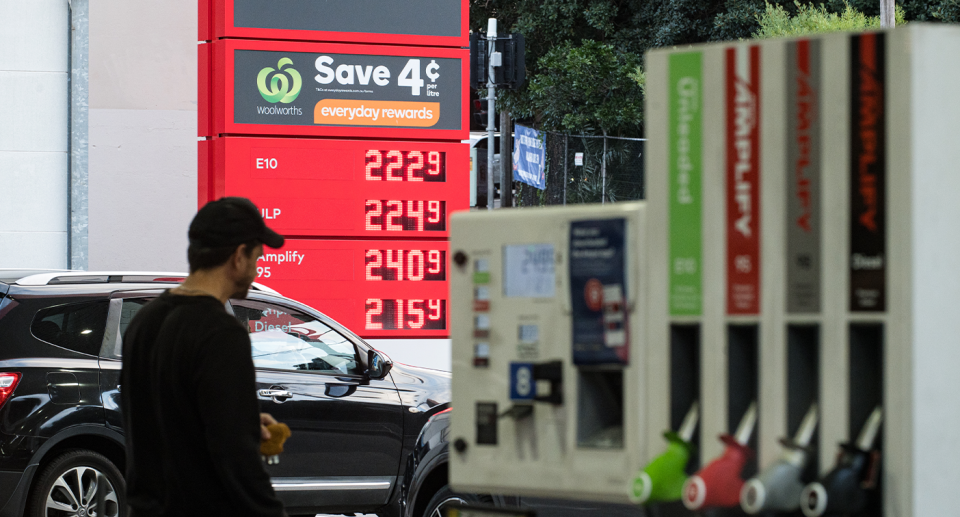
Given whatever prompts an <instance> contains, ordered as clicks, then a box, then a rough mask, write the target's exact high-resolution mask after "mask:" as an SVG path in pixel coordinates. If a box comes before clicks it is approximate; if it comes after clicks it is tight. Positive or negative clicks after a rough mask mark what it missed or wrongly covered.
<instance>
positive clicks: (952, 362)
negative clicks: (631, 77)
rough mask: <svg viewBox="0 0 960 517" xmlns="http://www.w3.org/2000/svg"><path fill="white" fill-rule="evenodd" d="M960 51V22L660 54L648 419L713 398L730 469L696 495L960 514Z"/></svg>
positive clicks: (713, 449) (711, 431)
mask: <svg viewBox="0 0 960 517" xmlns="http://www.w3.org/2000/svg"><path fill="white" fill-rule="evenodd" d="M948 63H949V64H950V65H947V64H948ZM953 63H960V27H957V26H950V25H946V24H943V25H927V24H922V23H910V24H909V25H907V26H905V27H898V28H896V29H893V30H882V31H872V32H861V33H832V34H823V35H811V36H807V37H800V38H782V39H756V40H750V41H738V42H722V43H711V44H705V45H694V46H688V47H675V48H669V49H668V48H663V49H655V50H652V51H650V52H649V53H647V55H646V56H645V57H644V71H645V73H646V77H647V82H646V95H645V100H646V105H645V111H644V124H645V128H646V132H647V134H648V135H650V139H649V140H648V142H647V146H646V148H645V160H646V161H645V171H646V189H645V192H646V195H647V209H648V214H647V215H648V223H649V228H648V232H647V243H648V247H649V249H650V252H649V254H648V256H647V260H648V262H647V263H648V265H649V271H648V272H647V274H648V277H649V284H648V285H649V292H648V293H647V295H648V296H649V300H650V304H649V314H648V317H647V321H648V322H649V325H648V332H647V344H648V350H649V351H650V352H651V353H650V355H649V357H648V359H649V363H648V364H649V367H648V377H647V379H648V381H649V382H648V384H647V393H648V394H649V396H648V397H647V406H646V407H647V409H648V413H647V416H646V418H647V422H648V428H649V429H657V430H660V429H665V428H676V423H677V422H678V418H679V417H678V413H681V412H682V411H685V410H686V408H687V407H689V402H688V401H692V400H698V401H699V403H700V420H699V433H700V437H699V442H698V443H696V444H695V445H698V446H699V447H698V449H697V450H698V451H699V455H700V456H701V457H704V458H719V459H721V460H723V459H726V460H730V461H729V462H728V463H726V464H727V465H729V467H727V468H728V469H729V470H728V471H727V472H733V473H734V474H733V475H729V476H719V477H717V478H715V479H716V480H721V481H727V482H729V486H727V485H724V488H723V489H722V490H720V491H719V492H718V491H715V490H712V489H713V488H714V486H712V485H713V482H711V479H710V478H709V476H705V475H706V474H708V473H712V472H713V469H715V468H716V467H715V463H711V464H709V465H707V466H706V467H704V469H703V471H702V473H701V474H700V475H699V477H698V476H692V477H691V478H690V480H688V481H687V487H688V489H689V490H685V491H684V498H685V502H687V503H690V504H688V507H691V508H692V507H696V508H706V507H708V506H711V505H714V506H741V507H742V508H743V509H744V510H745V511H748V512H750V513H758V514H766V513H767V512H773V513H776V512H791V511H793V512H795V511H796V509H797V508H798V507H799V508H800V509H802V510H803V512H804V513H805V515H808V516H814V515H842V514H846V513H850V512H857V511H862V514H864V515H870V516H871V517H873V516H876V517H894V516H897V517H901V516H902V517H927V516H929V515H955V514H956V513H957V510H956V502H955V499H956V498H955V496H954V492H955V491H956V490H955V487H956V486H960V470H958V469H956V468H955V465H957V464H960V445H957V442H956V440H952V439H951V437H952V436H954V435H955V434H956V433H957V430H958V429H960V404H957V403H956V400H955V398H956V393H958V392H960V376H958V375H957V374H956V372H957V370H958V369H960V318H958V317H957V300H958V299H960V275H958V274H957V271H960V230H958V221H960V203H958V202H957V193H958V192H960V174H957V164H958V163H960V145H957V142H960V96H958V95H956V94H955V92H954V90H955V85H957V84H960V67H957V66H951V65H952V64H953ZM661 372H668V374H663V373H661ZM685 372H693V373H685ZM677 378H682V379H684V383H679V384H678V383H677V382H675V379H677ZM694 384H695V386H694ZM685 385H686V386H688V388H687V389H686V390H685V388H684V386H685ZM689 386H693V387H689ZM678 397H680V399H682V400H683V401H684V402H683V403H677V401H678ZM751 401H756V402H757V415H756V418H757V421H756V429H755V431H754V433H753V435H752V436H751V438H750V443H747V444H744V443H741V442H740V441H738V440H736V439H735V437H736V433H735V431H734V426H736V425H737V421H738V420H740V419H741V417H742V415H743V414H744V413H745V409H746V408H747V407H748V405H749V404H750V402H751ZM812 407H816V410H815V411H814V410H812V409H811V408H812ZM880 407H882V408H883V414H882V423H881V417H880V411H879V409H877V408H880ZM723 433H726V434H728V435H729V436H730V437H732V438H734V439H728V440H725V441H723V442H718V441H716V440H714V437H715V436H717V435H718V434H723ZM858 435H859V436H858ZM784 436H793V437H794V439H793V441H792V442H790V443H785V444H784V443H781V442H780V441H779V438H780V437H784ZM646 439H647V443H648V445H647V449H648V450H651V451H652V450H656V449H657V448H659V447H662V445H661V439H660V437H659V436H658V435H657V434H656V433H653V432H651V433H648V435H647V437H646ZM835 443H841V444H844V445H841V450H840V454H839V459H837V458H835V457H834V455H835V453H836V451H835V448H834V446H833V444H835ZM747 449H749V450H750V451H753V452H754V453H755V454H746V451H747ZM741 453H742V454H741ZM881 455H882V458H883V460H882V462H881V461H880V460H879V458H880V457H881ZM743 458H746V463H745V466H744V468H743V471H742V472H734V471H737V470H738V468H739V464H740V461H741V460H742V459H743ZM697 460H698V459H697V458H692V457H691V463H697ZM733 460H736V461H733ZM741 475H742V476H744V477H748V478H749V479H748V481H747V482H746V483H745V484H744V486H743V487H742V488H740V489H739V490H736V491H734V490H733V489H734V488H736V487H735V486H734V485H736V483H738V482H739V483H741V484H743V478H742V477H740V476H741ZM813 479H817V480H818V481H816V482H813V483H810V481H811V480H813ZM698 480H699V481H698ZM804 483H808V484H807V485H806V486H804ZM721 484H723V483H721ZM801 487H802V491H801V492H802V493H798V489H800V488H801ZM701 489H703V490H701ZM713 494H720V495H722V496H723V497H722V498H721V499H722V500H713V501H712V502H711V499H710V498H711V497H712V495H713ZM688 496H689V497H688ZM701 496H702V499H703V501H702V502H701V501H700V499H701Z"/></svg>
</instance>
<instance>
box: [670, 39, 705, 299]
mask: <svg viewBox="0 0 960 517" xmlns="http://www.w3.org/2000/svg"><path fill="white" fill-rule="evenodd" d="M702 58H703V56H702V55H701V53H700V52H685V53H681V54H672V55H671V56H670V62H669V69H670V71H669V88H670V94H669V98H670V108H669V109H670V136H669V141H670V151H669V157H670V166H669V169H668V170H669V173H670V223H669V224H670V230H669V231H670V236H669V239H670V242H669V246H670V255H669V256H670V263H669V268H670V272H669V273H670V314H672V315H692V316H696V315H699V314H700V313H701V311H702V310H703V308H702V305H703V286H702V282H701V280H702V271H701V267H700V266H701V260H702V246H703V243H702V240H701V239H702V225H703V221H702V220H701V217H702V213H703V193H702V191H701V186H700V185H701V179H700V178H701V175H702V173H703V149H702V147H701V143H702V125H703V112H702V109H703V69H702V64H701V61H702Z"/></svg>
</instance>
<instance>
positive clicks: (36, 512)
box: [26, 449, 126, 517]
mask: <svg viewBox="0 0 960 517" xmlns="http://www.w3.org/2000/svg"><path fill="white" fill-rule="evenodd" d="M101 483H105V484H101ZM98 490H103V495H104V508H103V509H102V510H101V509H100V508H97V491H98ZM125 514H126V484H125V483H124V481H123V476H122V475H121V474H120V470H119V469H117V467H116V465H114V464H113V462H111V461H110V460H109V459H107V457H106V456H104V455H102V454H100V453H97V452H93V451H88V450H84V449H75V450H71V451H67V452H64V453H63V454H61V455H59V456H57V457H56V458H54V459H53V460H52V461H50V463H48V464H47V465H46V466H45V467H44V468H43V470H41V471H40V474H39V475H38V476H37V479H36V483H35V484H34V488H33V491H32V492H31V494H30V500H29V503H28V505H27V514H26V515H28V516H30V517H89V516H95V517H123V516H124V515H125Z"/></svg>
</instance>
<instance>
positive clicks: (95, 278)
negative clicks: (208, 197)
mask: <svg viewBox="0 0 960 517" xmlns="http://www.w3.org/2000/svg"><path fill="white" fill-rule="evenodd" d="M185 278H187V273H176V272H156V271H75V270H73V271H71V270H67V271H49V272H44V273H37V274H33V275H30V276H25V277H23V278H21V279H19V280H17V281H16V282H15V284H16V285H21V286H41V285H65V284H107V283H111V284H112V283H140V284H142V283H151V282H158V283H177V284H179V283H181V282H183V280H184V279H185ZM250 287H251V289H255V290H257V291H262V292H265V293H270V294H275V295H278V296H282V295H280V293H278V292H277V291H276V290H274V289H271V288H269V287H267V286H265V285H263V284H260V283H257V282H254V283H253V285H251V286H250Z"/></svg>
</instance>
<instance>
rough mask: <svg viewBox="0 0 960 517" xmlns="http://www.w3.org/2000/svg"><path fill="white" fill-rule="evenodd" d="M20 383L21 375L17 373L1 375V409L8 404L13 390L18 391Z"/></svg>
mask: <svg viewBox="0 0 960 517" xmlns="http://www.w3.org/2000/svg"><path fill="white" fill-rule="evenodd" d="M19 382H20V374H19V373H17V372H3V373H0V407H3V405H4V404H6V403H7V399H8V398H10V395H12V394H13V390H15V389H17V384H18V383H19Z"/></svg>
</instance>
